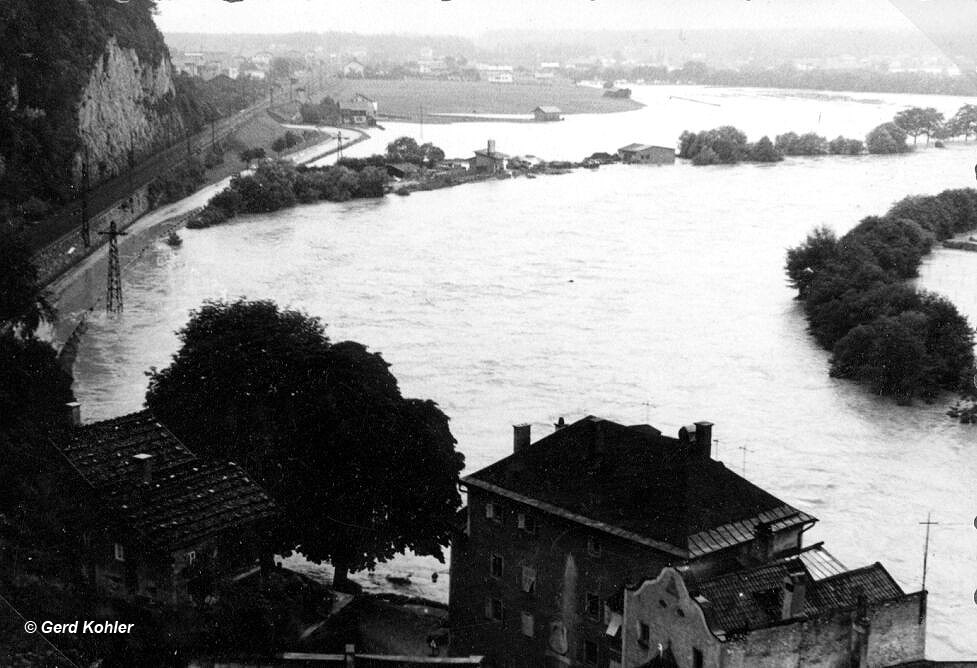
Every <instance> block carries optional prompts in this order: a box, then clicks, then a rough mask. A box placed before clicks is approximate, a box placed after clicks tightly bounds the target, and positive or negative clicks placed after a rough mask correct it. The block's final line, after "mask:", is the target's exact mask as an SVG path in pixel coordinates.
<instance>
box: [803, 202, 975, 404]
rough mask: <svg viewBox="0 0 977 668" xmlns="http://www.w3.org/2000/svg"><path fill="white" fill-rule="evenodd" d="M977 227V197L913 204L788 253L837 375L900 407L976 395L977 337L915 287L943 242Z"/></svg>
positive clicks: (815, 235)
mask: <svg viewBox="0 0 977 668" xmlns="http://www.w3.org/2000/svg"><path fill="white" fill-rule="evenodd" d="M975 226H977V191H975V190H972V189H958V190H946V191H944V192H942V193H940V194H939V195H934V196H917V197H906V198H905V199H903V200H901V201H899V202H897V203H896V204H895V205H893V206H892V208H891V209H889V211H888V212H887V213H886V214H885V215H884V216H869V217H867V218H865V219H864V220H862V221H861V223H859V224H858V225H857V226H856V227H855V228H854V229H853V230H852V231H851V232H849V233H848V234H846V235H844V236H843V237H841V238H837V237H836V236H835V235H834V233H833V232H831V230H829V229H827V228H824V227H822V228H819V229H816V230H814V231H813V232H812V233H811V234H809V235H808V237H807V239H806V240H805V241H804V242H803V243H801V244H800V245H799V246H796V247H794V248H791V249H790V250H788V251H787V264H786V271H787V276H788V278H789V279H790V282H791V284H792V285H793V286H794V287H795V288H796V289H797V290H798V294H799V297H800V299H802V300H803V301H804V307H805V312H806V315H807V318H808V323H809V325H810V328H811V333H812V334H813V335H814V337H815V339H816V340H817V341H818V343H819V344H821V345H822V346H823V347H824V348H826V349H828V350H831V351H832V356H831V370H830V371H831V375H832V376H836V377H839V378H849V379H853V380H859V381H864V382H867V383H868V384H870V385H871V387H872V389H873V391H875V392H877V393H879V394H883V395H889V396H893V397H895V398H897V399H898V400H900V401H910V400H912V398H914V397H922V398H926V399H929V398H932V397H934V396H935V395H936V394H937V393H938V392H939V391H940V390H959V391H969V390H972V389H973V388H972V386H971V384H970V378H971V377H972V376H973V373H974V348H973V347H974V331H973V330H972V329H971V327H970V324H969V323H968V322H967V319H966V318H965V317H964V316H963V315H961V314H960V313H959V311H957V309H956V307H954V305H953V304H951V303H950V302H949V301H948V300H946V299H945V298H944V297H941V296H938V295H935V294H931V293H928V292H925V291H920V290H916V289H915V288H913V287H911V286H910V285H908V284H907V283H906V280H907V279H910V278H914V277H915V276H916V275H917V271H918V268H919V264H920V262H921V260H922V258H923V257H924V256H925V255H926V254H927V253H929V251H930V249H931V248H932V245H933V243H934V242H935V241H938V240H942V239H946V238H948V237H951V236H953V235H954V234H957V233H960V232H964V231H967V230H970V229H973V228H974V227H975Z"/></svg>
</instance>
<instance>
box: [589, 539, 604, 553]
mask: <svg viewBox="0 0 977 668" xmlns="http://www.w3.org/2000/svg"><path fill="white" fill-rule="evenodd" d="M602 551H603V548H602V547H601V544H600V541H599V540H598V539H596V538H594V537H590V538H588V539H587V554H589V555H590V556H592V557H599V556H600V554H601V552H602Z"/></svg>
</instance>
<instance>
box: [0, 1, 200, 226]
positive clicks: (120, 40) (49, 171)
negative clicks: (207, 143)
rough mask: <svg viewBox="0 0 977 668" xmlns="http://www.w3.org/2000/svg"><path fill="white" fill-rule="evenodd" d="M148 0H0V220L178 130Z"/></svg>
mask: <svg viewBox="0 0 977 668" xmlns="http://www.w3.org/2000/svg"><path fill="white" fill-rule="evenodd" d="M154 8H155V0H130V1H129V2H128V3H125V4H121V3H118V2H115V0H43V1H38V0H2V2H0V217H8V216H9V215H10V214H11V213H12V211H13V209H12V207H13V206H14V205H17V204H20V203H22V202H24V201H25V200H29V199H30V198H34V200H33V201H34V202H35V204H36V202H37V201H38V200H44V201H47V202H52V203H58V202H63V201H65V200H68V199H72V198H73V197H74V196H75V195H76V194H77V192H78V187H79V186H80V184H81V180H82V165H83V162H84V160H85V158H86V156H87V161H88V171H89V175H90V178H91V182H92V183H93V184H94V183H97V182H98V181H100V180H104V179H107V178H110V177H112V176H114V175H116V174H118V173H120V172H122V171H123V170H124V169H125V168H126V167H127V165H128V162H129V159H130V150H131V151H133V153H134V155H135V157H136V158H137V159H138V158H139V157H141V156H144V155H146V154H147V153H149V152H152V151H153V150H156V149H157V148H160V147H162V146H164V145H166V144H168V143H169V142H170V140H171V139H173V138H176V137H178V136H181V135H182V133H183V131H184V118H183V114H182V113H181V110H180V104H179V100H178V99H177V93H176V91H175V88H174V83H173V78H172V66H171V65H170V61H169V53H168V51H167V49H166V45H165V43H164V42H163V36H162V35H161V34H160V32H159V31H158V30H157V29H156V26H155V24H154V23H153V19H152V11H153V9H154Z"/></svg>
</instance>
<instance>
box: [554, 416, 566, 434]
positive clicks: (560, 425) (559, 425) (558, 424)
mask: <svg viewBox="0 0 977 668" xmlns="http://www.w3.org/2000/svg"><path fill="white" fill-rule="evenodd" d="M565 426H567V423H566V420H564V419H563V416H562V415H561V416H560V419H559V420H557V421H556V423H555V424H554V425H553V431H560V430H561V429H563V428H564V427H565Z"/></svg>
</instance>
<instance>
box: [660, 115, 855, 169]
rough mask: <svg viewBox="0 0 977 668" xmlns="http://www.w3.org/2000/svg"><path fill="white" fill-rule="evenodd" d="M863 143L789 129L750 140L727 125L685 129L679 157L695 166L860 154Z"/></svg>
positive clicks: (740, 131) (680, 140)
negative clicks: (829, 139)
mask: <svg viewBox="0 0 977 668" xmlns="http://www.w3.org/2000/svg"><path fill="white" fill-rule="evenodd" d="M862 146H863V145H862V142H860V141H859V140H857V139H846V138H845V137H838V138H836V139H833V140H831V141H830V142H829V141H828V140H827V139H826V138H825V137H822V136H821V135H819V134H816V133H814V132H808V133H806V134H803V135H798V134H797V133H796V132H787V133H784V134H782V135H777V138H776V140H775V141H770V138H769V137H767V136H763V137H761V138H760V139H759V140H758V141H756V142H755V143H750V142H748V141H747V139H746V134H745V133H744V132H743V131H742V130H739V129H737V128H735V127H733V126H731V125H724V126H722V127H719V128H714V129H712V130H703V131H701V132H689V131H688V130H686V131H685V132H683V133H682V134H681V136H680V137H679V152H678V157H680V158H686V159H688V160H691V161H692V164H693V165H716V164H721V165H731V164H735V163H737V162H779V161H781V160H783V159H784V156H785V155H827V154H829V153H830V154H832V155H858V154H860V153H861V152H862Z"/></svg>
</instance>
